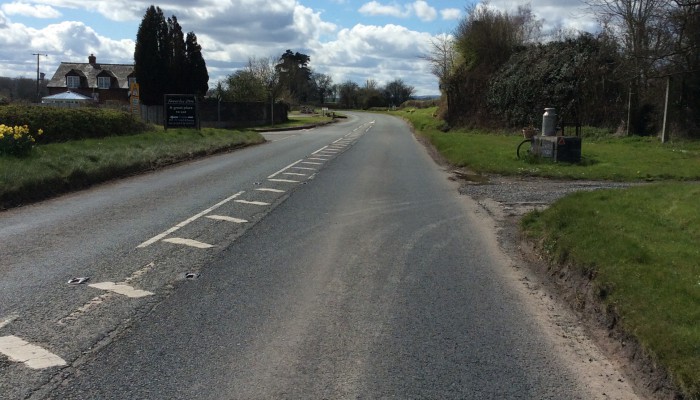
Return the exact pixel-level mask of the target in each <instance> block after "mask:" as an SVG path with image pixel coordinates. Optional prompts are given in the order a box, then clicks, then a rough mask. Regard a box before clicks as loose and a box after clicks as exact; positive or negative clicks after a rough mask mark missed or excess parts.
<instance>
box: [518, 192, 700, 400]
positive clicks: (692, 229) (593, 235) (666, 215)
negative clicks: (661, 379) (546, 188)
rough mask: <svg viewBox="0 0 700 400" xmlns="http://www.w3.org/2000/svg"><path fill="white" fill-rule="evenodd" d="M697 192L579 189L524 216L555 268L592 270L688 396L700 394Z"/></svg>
mask: <svg viewBox="0 0 700 400" xmlns="http://www.w3.org/2000/svg"><path fill="white" fill-rule="evenodd" d="M699 197H700V185H698V184H691V183H661V184H653V185H650V186H646V185H645V186H641V187H635V188H631V189H625V190H601V191H596V192H585V193H583V192H582V193H576V194H574V195H571V196H569V197H567V198H564V199H562V200H560V201H558V202H556V203H555V204H554V205H552V206H551V207H550V208H549V209H547V210H546V211H543V212H533V213H530V214H528V215H526V216H525V217H524V218H523V220H522V227H523V230H524V232H525V233H526V235H527V236H528V237H529V238H530V239H532V240H533V241H537V242H539V243H540V249H541V250H542V252H543V253H545V254H547V255H548V256H549V257H550V259H551V261H553V262H552V265H553V268H559V267H560V266H562V265H575V266H577V267H576V268H579V269H580V271H579V272H580V273H582V274H585V275H587V276H590V277H592V284H593V285H595V290H596V291H597V292H598V294H599V297H600V298H601V300H602V301H603V302H604V304H605V305H606V306H607V307H608V309H609V310H611V311H612V312H614V313H615V315H617V316H618V318H619V323H621V324H622V328H623V329H624V330H625V331H626V332H628V333H630V334H632V335H633V336H634V337H635V338H636V339H637V340H638V342H639V343H640V344H641V346H642V347H643V348H644V350H645V351H646V352H647V354H649V355H650V356H651V357H652V359H653V360H654V361H656V362H658V363H659V364H660V365H664V366H665V367H666V368H667V370H668V371H669V373H670V375H671V377H672V378H673V380H674V381H675V383H676V384H677V385H678V387H679V388H680V389H681V390H682V391H683V393H684V394H685V395H686V397H687V398H700V263H699V260H700V246H698V243H700V208H698V206H697V199H698V198H699ZM552 272H554V271H552ZM553 275H558V274H556V273H554V274H553Z"/></svg>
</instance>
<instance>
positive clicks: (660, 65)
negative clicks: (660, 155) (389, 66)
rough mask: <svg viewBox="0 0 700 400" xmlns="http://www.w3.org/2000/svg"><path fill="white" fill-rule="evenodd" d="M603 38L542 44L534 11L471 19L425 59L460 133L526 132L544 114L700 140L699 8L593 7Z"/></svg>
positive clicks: (487, 12) (618, 0)
mask: <svg viewBox="0 0 700 400" xmlns="http://www.w3.org/2000/svg"><path fill="white" fill-rule="evenodd" d="M586 3H587V5H588V8H589V9H590V11H591V12H593V13H594V15H596V16H597V18H598V20H599V23H600V26H601V29H600V32H598V33H596V34H591V33H581V32H569V31H564V30H560V31H558V32H555V33H554V34H553V35H551V36H549V37H544V36H543V35H542V32H541V29H542V21H541V20H538V19H537V18H536V17H535V16H534V14H533V12H532V10H531V8H530V6H529V5H524V6H520V7H519V8H518V9H517V11H515V12H510V13H509V12H502V11H498V10H495V9H493V8H489V7H488V6H487V3H486V2H484V3H480V4H476V5H474V6H472V7H470V8H468V9H467V11H468V12H467V15H466V16H465V17H464V18H463V19H462V20H461V21H460V23H459V24H458V26H457V28H456V29H455V31H454V33H453V34H452V35H444V36H442V37H439V38H438V39H436V40H434V41H433V43H432V50H431V52H430V53H429V54H427V55H425V57H424V58H425V59H426V60H428V61H429V62H430V63H431V66H432V72H433V74H434V75H435V76H436V77H437V78H438V80H439V83H440V90H441V93H442V95H443V104H444V107H443V109H442V111H443V114H444V117H445V119H446V120H447V121H448V122H449V123H450V124H452V125H466V124H471V125H495V124H500V125H502V124H506V125H509V126H525V125H529V124H533V123H537V121H538V120H541V115H542V111H543V108H544V107H556V108H557V109H558V110H559V112H558V114H559V115H560V116H561V119H562V120H564V121H569V122H579V123H581V124H584V125H593V126H600V127H608V128H610V129H612V130H618V131H621V132H625V133H627V132H628V133H630V134H640V135H648V134H656V133H658V132H659V130H660V129H661V123H662V121H663V114H664V110H665V105H666V101H665V100H666V91H667V88H668V93H669V101H668V116H669V118H668V120H669V121H671V122H672V124H671V125H670V127H671V128H672V129H673V131H674V132H675V133H676V134H682V135H693V136H700V133H699V131H698V129H697V127H698V126H699V125H700V112H699V111H700V74H699V72H700V47H699V44H700V2H697V1H690V0H636V1H630V0H587V2H586Z"/></svg>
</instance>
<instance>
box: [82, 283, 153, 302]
mask: <svg viewBox="0 0 700 400" xmlns="http://www.w3.org/2000/svg"><path fill="white" fill-rule="evenodd" d="M88 286H90V287H92V288H95V289H100V290H105V291H108V292H113V293H116V294H121V295H123V296H126V297H129V298H132V299H137V298H140V297H146V296H153V292H149V291H147V290H140V289H135V288H133V287H131V286H129V285H124V284H119V283H114V282H99V283H91V284H89V285H88Z"/></svg>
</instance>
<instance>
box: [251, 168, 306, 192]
mask: <svg viewBox="0 0 700 400" xmlns="http://www.w3.org/2000/svg"><path fill="white" fill-rule="evenodd" d="M294 168H303V167H294ZM309 169H313V168H309ZM255 190H257V191H258V192H271V193H284V192H285V191H284V190H282V189H270V188H257V189H255Z"/></svg>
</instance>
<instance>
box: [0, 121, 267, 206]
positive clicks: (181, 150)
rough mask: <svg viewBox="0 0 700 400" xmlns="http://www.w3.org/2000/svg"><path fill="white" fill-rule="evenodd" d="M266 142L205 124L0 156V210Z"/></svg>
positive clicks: (61, 144)
mask: <svg viewBox="0 0 700 400" xmlns="http://www.w3.org/2000/svg"><path fill="white" fill-rule="evenodd" d="M264 141H265V139H264V138H263V137H262V136H261V135H260V134H258V133H255V132H252V131H231V130H223V129H211V128H204V129H202V130H200V131H197V130H189V129H169V130H167V131H163V130H162V129H161V130H157V131H153V132H148V133H142V134H138V135H131V136H114V137H107V138H101V139H84V140H76V141H69V142H64V143H52V144H46V145H41V146H37V147H36V148H35V149H34V150H33V151H32V153H31V155H29V156H27V157H22V158H16V157H0V209H2V208H7V207H12V206H16V205H19V204H23V203H28V202H32V201H37V200H41V199H45V198H48V197H50V196H54V195H56V194H59V193H64V192H67V191H70V190H76V189H80V188H83V187H86V186H89V185H91V184H95V183H98V182H103V181H106V180H110V179H114V178H117V177H121V176H125V175H129V174H133V173H138V172H142V171H146V170H150V169H153V168H156V167H159V166H163V165H168V164H173V163H176V162H180V161H184V160H188V159H192V158H194V157H199V156H203V155H207V154H213V153H217V152H222V151H226V150H230V149H235V148H238V147H243V146H247V145H251V144H257V143H262V142H264Z"/></svg>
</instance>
